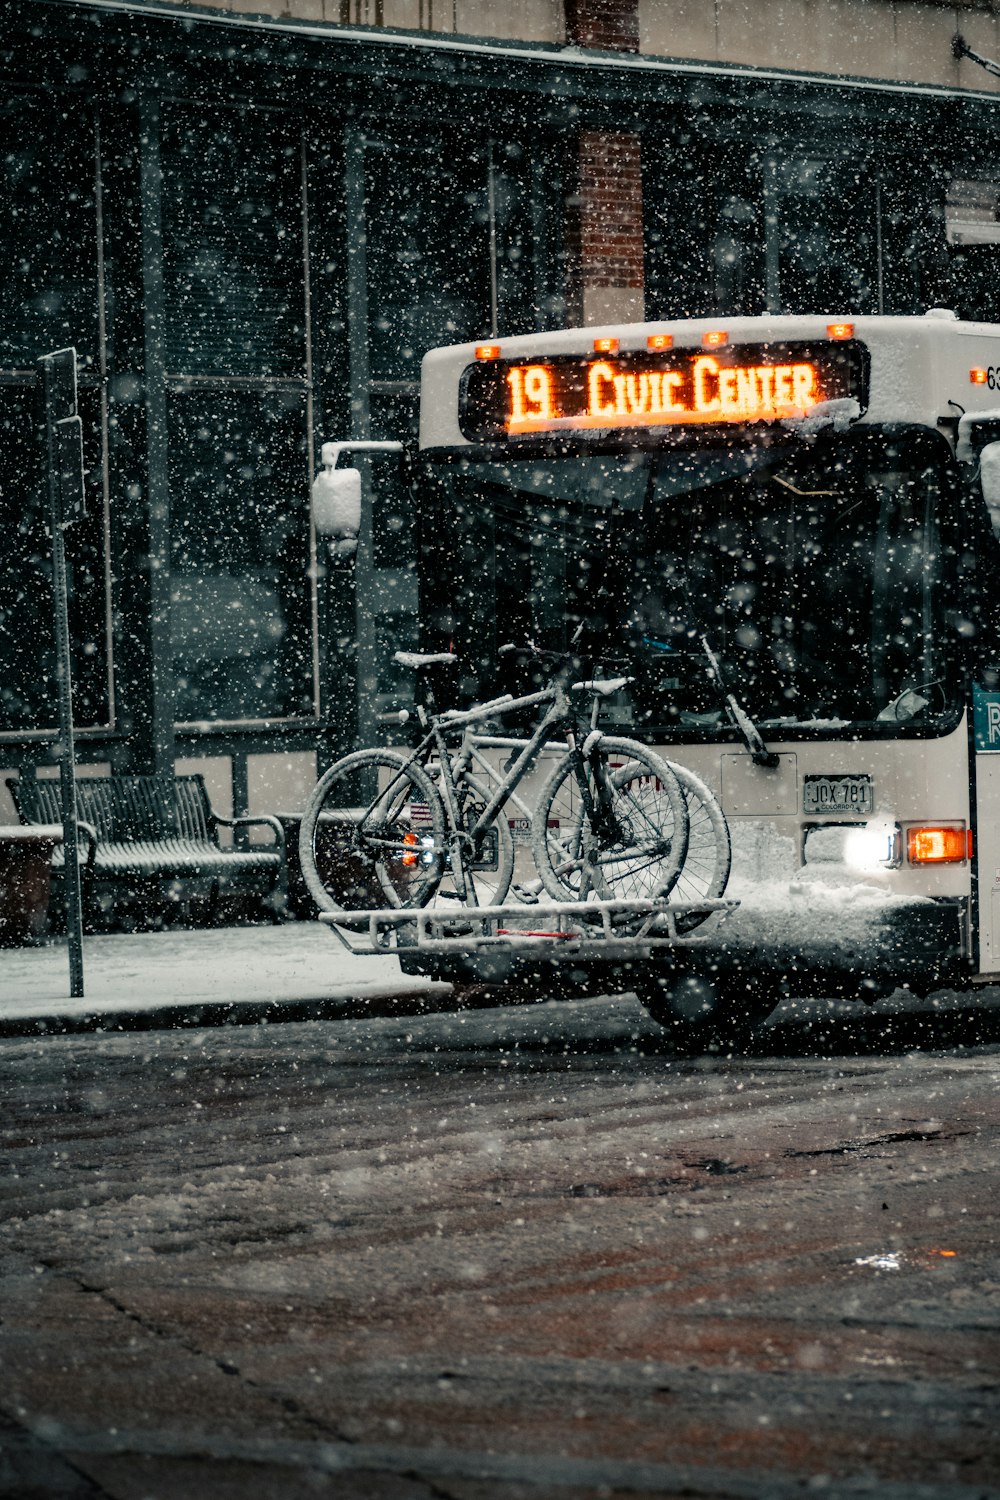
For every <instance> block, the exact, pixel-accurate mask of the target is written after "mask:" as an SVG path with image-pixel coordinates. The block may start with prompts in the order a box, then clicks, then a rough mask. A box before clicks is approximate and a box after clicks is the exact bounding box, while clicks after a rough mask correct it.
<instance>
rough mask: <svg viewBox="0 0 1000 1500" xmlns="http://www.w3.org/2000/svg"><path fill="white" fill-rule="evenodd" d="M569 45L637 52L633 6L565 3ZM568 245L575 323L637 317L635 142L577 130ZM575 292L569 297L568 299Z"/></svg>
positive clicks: (628, 136) (617, 134)
mask: <svg viewBox="0 0 1000 1500" xmlns="http://www.w3.org/2000/svg"><path fill="white" fill-rule="evenodd" d="M566 39H567V41H568V42H569V43H570V45H574V46H579V47H595V48H601V49H606V50H608V49H617V50H619V51H622V52H637V51H638V50H639V6H638V0H566ZM577 160H578V170H579V179H578V191H577V195H576V199H575V203H574V205H573V206H574V209H575V214H574V219H575V222H574V224H573V225H572V226H571V233H570V241H571V244H572V245H573V248H574V249H575V251H576V255H575V256H574V259H575V261H576V274H575V277H574V281H575V285H574V286H573V287H572V288H571V299H570V300H571V305H573V307H574V317H576V318H578V319H579V321H580V322H582V323H585V324H588V325H593V324H597V323H626V322H632V321H637V320H641V318H642V316H643V280H644V276H643V235H642V161H641V156H640V150H639V137H638V136H637V135H635V134H633V133H632V132H631V131H623V130H613V131H609V130H587V129H584V130H581V131H580V135H579V140H578V148H577ZM574 294H575V295H574Z"/></svg>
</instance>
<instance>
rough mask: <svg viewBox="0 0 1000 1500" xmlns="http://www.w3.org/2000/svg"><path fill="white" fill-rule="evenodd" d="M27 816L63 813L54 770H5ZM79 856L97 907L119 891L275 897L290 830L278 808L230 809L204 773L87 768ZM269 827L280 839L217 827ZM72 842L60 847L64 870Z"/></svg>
mask: <svg viewBox="0 0 1000 1500" xmlns="http://www.w3.org/2000/svg"><path fill="white" fill-rule="evenodd" d="M6 779H7V786H8V788H9V790H10V794H11V797H12V799H13V802H14V806H15V808H16V810H17V815H18V817H19V818H20V820H21V822H22V824H24V825H25V826H30V825H32V824H36V823H46V824H53V823H61V822H62V807H61V802H60V793H59V782H58V780H57V779H53V780H48V779H46V780H40V779H38V778H35V779H30V780H29V779H21V778H20V777H7V778H6ZM76 795H77V818H78V823H79V849H80V853H79V859H80V871H81V885H82V888H83V897H84V906H85V910H87V911H88V912H89V913H90V914H92V915H94V914H96V913H98V912H99V911H100V910H101V909H102V908H103V909H105V910H107V909H109V908H110V906H111V905H112V904H114V903H115V902H116V901H118V900H121V899H134V898H139V899H142V900H148V899H149V898H150V897H151V896H153V895H154V894H157V893H158V894H160V895H162V896H165V897H166V898H167V899H168V900H169V901H170V902H187V901H190V900H192V899H197V898H207V899H208V900H209V901H210V902H211V904H212V907H213V908H214V907H215V906H216V905H217V904H218V902H219V901H220V900H221V899H222V898H223V897H228V896H254V897H258V898H259V899H260V900H261V902H262V903H268V902H271V903H272V908H273V902H272V898H273V897H274V896H275V895H276V893H277V892H278V889H279V887H280V885H281V882H282V877H283V873H284V865H285V836H284V831H283V829H282V826H281V824H280V822H279V821H278V819H277V818H272V817H268V816H266V815H263V816H258V817H244V818H224V817H222V816H221V815H220V814H219V813H217V812H215V811H214V810H213V808H212V805H211V802H210V800H209V796H208V791H207V789H206V787H205V779H204V777H203V776H200V775H197V774H194V773H191V774H187V775H183V776H175V777H174V778H173V779H172V781H171V780H164V779H162V778H160V777H157V776H139V775H137V776H131V775H126V776H80V777H78V778H77V782H76ZM255 827H257V828H267V829H269V830H270V832H271V834H272V836H273V843H271V844H269V845H266V846H264V847H260V848H241V847H238V846H237V847H229V846H228V845H223V844H222V843H221V842H220V839H219V829H220V828H231V829H234V830H236V829H244V828H255ZM64 868H65V851H64V849H63V848H62V847H61V846H60V847H58V848H56V849H55V850H53V855H52V873H53V876H54V877H55V878H56V879H59V878H60V877H61V875H62V873H63V870H64Z"/></svg>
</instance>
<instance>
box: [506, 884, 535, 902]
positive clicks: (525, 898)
mask: <svg viewBox="0 0 1000 1500" xmlns="http://www.w3.org/2000/svg"><path fill="white" fill-rule="evenodd" d="M511 893H512V895H514V896H515V897H516V898H517V900H518V901H520V903H521V905H522V906H537V905H538V892H537V891H531V890H528V889H527V887H526V886H523V885H514V886H511Z"/></svg>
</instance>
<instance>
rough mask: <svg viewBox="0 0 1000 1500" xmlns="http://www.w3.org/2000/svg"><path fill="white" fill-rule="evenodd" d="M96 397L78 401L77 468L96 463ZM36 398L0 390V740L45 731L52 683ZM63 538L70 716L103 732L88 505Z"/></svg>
mask: <svg viewBox="0 0 1000 1500" xmlns="http://www.w3.org/2000/svg"><path fill="white" fill-rule="evenodd" d="M98 405H99V403H98V396H97V392H96V390H94V389H93V388H90V389H86V390H82V391H81V392H80V399H79V409H80V412H81V415H82V416H83V419H84V431H85V434H86V444H87V449H88V451H87V462H88V463H96V460H97V455H96V454H95V453H93V451H92V450H93V444H94V442H95V438H94V434H95V432H98V431H99V410H98ZM44 453H45V446H44V430H43V425H42V411H41V396H40V393H39V389H38V388H37V387H32V386H27V385H25V386H20V387H19V386H7V387H2V386H0V527H2V534H3V537H4V548H3V555H2V558H0V642H2V648H0V730H7V731H19V730H30V729H40V728H46V727H50V726H54V725H55V723H56V721H57V718H58V707H57V705H58V701H59V700H58V691H59V690H58V682H57V679H56V662H55V630H54V623H53V610H54V602H53V593H52V534H51V528H50V525H49V499H48V486H47V483H46V475H45V461H44ZM65 535H66V575H67V588H68V602H69V627H70V640H71V642H72V647H73V660H72V669H73V707H74V712H75V717H76V722H77V724H78V725H79V726H81V727H86V726H96V725H99V724H106V723H107V722H108V720H109V717H110V704H109V695H108V654H107V634H106V632H107V612H106V597H107V595H106V584H105V571H104V559H105V547H106V540H105V520H104V513H103V507H102V505H101V504H100V501H99V500H97V501H95V500H94V497H93V496H91V497H90V504H89V514H88V516H87V519H86V520H83V521H78V522H76V523H75V524H74V525H73V526H71V527H69V528H68V529H67V531H66V533H65Z"/></svg>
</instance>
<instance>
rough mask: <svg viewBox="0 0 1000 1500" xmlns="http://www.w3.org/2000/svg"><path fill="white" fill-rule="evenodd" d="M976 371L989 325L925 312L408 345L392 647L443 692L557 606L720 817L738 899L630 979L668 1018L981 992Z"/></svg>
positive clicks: (985, 588) (990, 495) (988, 728)
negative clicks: (417, 389) (411, 504)
mask: <svg viewBox="0 0 1000 1500" xmlns="http://www.w3.org/2000/svg"><path fill="white" fill-rule="evenodd" d="M998 387H1000V327H994V326H988V325H985V324H974V323H963V322H960V321H958V320H957V319H956V318H955V316H954V315H953V314H951V313H950V312H947V311H944V310H939V309H935V310H933V311H932V312H930V313H928V314H927V315H926V316H925V317H877V318H874V317H873V318H864V317H858V318H853V319H835V318H834V317H818V316H795V317H777V316H769V317H764V318H731V319H725V320H716V319H710V318H706V319H698V320H691V321H684V322H671V323H655V324H636V325H626V326H620V327H613V328H600V329H579V330H574V331H568V332H556V333H548V334H533V335H528V336H523V337H514V338H500V339H494V340H492V341H490V342H487V343H483V344H478V345H471V344H466V345H461V346H458V347H452V348H444V349H437V350H435V351H433V352H432V353H430V354H428V355H427V356H426V358H425V360H424V363H423V372H422V391H421V407H420V437H419V451H418V452H417V454H416V457H415V462H414V464H413V475H414V482H415V485H416V489H417V492H418V495H419V514H420V547H419V562H418V574H419V597H420V619H421V641H420V645H421V649H422V650H425V651H429V652H433V651H442V650H452V651H454V653H455V654H456V656H457V657H458V659H459V662H460V664H461V667H460V676H459V680H457V681H456V682H455V683H454V684H453V691H454V693H455V699H456V701H457V702H464V701H468V700H470V699H472V698H483V697H489V696H491V695H495V694H496V693H497V692H498V691H503V690H504V689H507V690H513V691H523V690H525V688H526V686H527V684H526V682H525V680H524V676H523V675H522V677H521V678H520V679H519V680H515V674H516V672H517V671H521V672H522V674H523V673H524V672H525V671H526V669H525V668H524V667H523V665H522V666H521V667H520V668H518V667H517V665H516V661H515V658H512V657H506V656H498V647H499V646H500V645H501V644H502V643H504V642H507V641H517V640H519V639H521V638H524V637H532V638H533V639H535V640H536V641H538V642H539V643H540V644H542V645H543V646H545V647H550V648H556V649H558V648H564V647H565V646H566V644H567V642H568V641H569V640H570V638H571V637H572V636H573V634H574V632H575V631H577V629H578V627H579V626H580V625H581V624H582V626H583V643H582V645H581V647H580V650H581V652H582V654H583V655H585V656H586V657H588V658H589V659H590V661H591V662H592V663H593V666H594V668H595V669H599V670H605V671H607V672H608V673H609V674H610V673H621V674H622V675H624V674H628V675H629V676H631V677H632V678H633V682H632V683H631V686H630V687H629V689H628V690H627V691H626V693H625V694H624V695H623V696H622V697H621V698H620V699H618V700H617V701H616V702H615V704H614V705H613V706H612V707H611V708H610V709H609V714H610V715H611V716H612V720H613V722H615V723H616V724H621V725H622V726H625V725H627V726H628V728H627V732H628V733H629V734H630V735H632V736H633V737H634V738H638V739H641V740H643V741H645V742H647V743H648V744H650V745H651V746H652V747H654V748H655V749H656V750H658V751H659V752H661V753H662V755H663V756H665V757H666V758H668V759H669V760H672V761H676V762H680V763H681V764H683V765H685V766H687V767H688V768H689V769H690V770H691V771H693V772H694V773H695V774H696V775H697V776H698V777H700V778H701V779H702V780H703V781H704V782H705V783H707V785H708V786H709V787H710V788H711V789H712V790H713V791H714V792H715V794H716V796H717V797H718V798H719V800H720V801H721V803H722V806H723V808H724V811H725V814H726V817H727V819H728V822H729V827H730V832H731V837H732V846H733V866H732V875H731V879H730V882H729V886H728V889H727V891H726V895H727V896H732V897H735V898H737V899H738V901H739V903H740V904H739V907H738V909H737V910H736V911H735V912H733V913H732V915H730V916H729V917H728V918H727V919H726V920H717V919H715V918H713V919H712V920H710V921H709V922H706V923H705V924H704V927H703V929H702V937H703V941H702V942H701V943H700V944H699V945H692V946H685V947H682V948H678V949H677V950H675V951H673V952H670V953H668V954H666V955H664V954H662V953H661V954H660V955H659V956H657V957H655V958H649V959H647V960H643V962H642V963H641V964H639V965H637V966H636V972H635V973H634V974H632V975H631V976H630V977H629V979H628V984H627V987H628V988H630V989H635V990H636V991H637V992H638V993H639V994H640V997H641V998H642V999H643V1000H644V1001H645V1003H646V1004H647V1005H648V1006H649V1008H650V1009H651V1010H652V1012H653V1013H654V1014H655V1015H656V1016H657V1018H658V1019H660V1020H663V1021H664V1022H665V1023H670V1022H673V1021H676V1022H677V1023H678V1024H685V1025H687V1024H694V1025H695V1026H698V1025H701V1024H703V1023H704V1024H707V1019H706V1018H708V1017H711V1019H712V1025H713V1026H715V1027H716V1028H717V1029H718V1030H719V1031H720V1032H721V1033H723V1034H724V1033H725V1031H726V1028H727V1027H735V1026H736V1025H737V1024H738V1023H739V1022H740V1021H741V1020H743V1019H751V1020H752V1019H759V1018H760V1017H762V1016H763V1015H764V1014H766V1013H767V1012H769V1011H770V1010H771V1009H772V1008H773V1006H774V1004H775V1003H776V1002H777V1001H778V1000H779V999H780V998H781V997H782V996H783V995H786V994H791V995H796V996H807V995H831V994H838V995H843V996H853V997H858V998H861V999H874V998H877V997H878V996H880V995H883V994H885V993H888V992H890V991H891V990H893V989H894V988H895V987H897V986H900V985H908V986H910V987H911V988H913V989H914V990H916V991H920V992H927V991H928V990H931V989H934V988H940V987H943V986H972V985H975V984H978V983H982V982H987V981H989V982H993V983H995V982H997V981H998V980H1000V622H998V611H997V608H996V604H997V600H998V598H1000V548H998V544H997V540H996V537H995V528H997V527H1000V461H998V460H1000V395H998V394H997V390H998ZM710 655H714V657H715V659H716V661H717V663H718V667H719V671H720V672H721V675H722V678H723V679H724V682H722V683H720V681H719V680H718V673H715V672H713V671H712V670H710V668H709V656H710ZM621 732H625V731H624V728H623V729H622V731H621ZM407 962H408V963H409V964H410V965H411V966H412V967H420V966H421V963H420V959H419V958H418V956H417V955H412V956H409V957H408V956H407V955H405V954H404V963H407ZM479 962H481V960H479V959H477V958H476V957H475V956H474V955H471V956H470V959H469V964H468V968H469V971H470V972H474V971H475V969H476V965H477V963H479ZM497 962H499V960H498V959H493V960H491V963H492V964H493V965H494V967H493V968H492V969H491V973H494V974H495V973H496V972H497V971H496V967H495V966H496V963H497ZM424 967H426V965H424Z"/></svg>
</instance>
